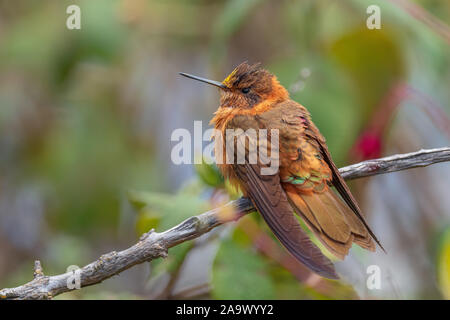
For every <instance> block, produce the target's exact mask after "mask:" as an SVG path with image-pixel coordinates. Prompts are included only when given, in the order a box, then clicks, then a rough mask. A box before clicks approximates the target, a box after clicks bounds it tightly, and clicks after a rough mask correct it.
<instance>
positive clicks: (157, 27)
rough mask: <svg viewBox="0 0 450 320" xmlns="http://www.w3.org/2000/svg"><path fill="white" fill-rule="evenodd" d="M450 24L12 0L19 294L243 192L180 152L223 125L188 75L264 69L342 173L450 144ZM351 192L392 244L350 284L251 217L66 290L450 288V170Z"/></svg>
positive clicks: (446, 8)
mask: <svg viewBox="0 0 450 320" xmlns="http://www.w3.org/2000/svg"><path fill="white" fill-rule="evenodd" d="M71 4H77V5H78V6H79V7H80V8H81V29H80V30H68V29H67V28H66V19H67V18H68V16H69V15H68V14H67V13H66V8H67V7H68V6H69V5H71ZM371 4H376V5H378V6H380V8H381V24H382V28H381V29H380V30H369V29H368V28H367V27H366V19H367V18H368V16H369V15H368V14H367V13H366V9H367V7H368V6H369V5H371ZM449 23H450V2H449V1H446V0H417V1H412V0H409V1H408V0H391V1H388V0H385V1H382V0H370V1H366V0H345V1H332V0H282V1H275V0H215V1H212V0H191V1H189V0H178V1H176V0H95V1H89V0H71V1H69V0H64V1H62V0H61V1H50V0H48V1H47V0H45V1H44V0H15V1H11V0H1V1H0V287H10V286H17V285H19V284H22V283H25V282H26V281H29V280H30V279H31V278H32V266H33V260H35V259H40V260H41V261H42V263H43V267H44V271H45V272H46V274H57V273H62V272H65V271H66V268H67V267H68V266H69V265H78V266H82V265H85V264H86V263H89V262H90V261H92V260H94V259H96V258H97V257H98V256H99V255H101V254H102V253H105V252H109V251H111V250H120V249H124V248H126V247H127V246H129V245H131V244H132V243H134V242H135V241H136V240H137V239H138V237H139V236H140V234H142V233H143V232H145V231H147V230H148V229H150V228H155V229H156V230H157V231H162V230H165V229H167V228H169V227H171V226H173V225H175V224H176V223H179V222H181V221H182V220H183V219H184V218H187V217H189V216H191V215H195V214H198V213H201V212H203V211H205V210H207V209H209V208H212V207H216V206H219V205H220V204H222V203H224V202H227V201H229V200H230V199H232V198H236V197H237V196H238V194H236V192H235V191H233V190H231V189H230V188H229V186H228V185H227V183H224V182H223V180H222V178H221V177H220V175H219V174H218V172H217V169H216V168H215V167H214V166H209V165H206V164H204V165H197V166H194V165H178V166H177V165H174V164H173V163H172V162H171V161H170V154H171V149H172V147H173V146H174V142H171V140H170V136H171V133H172V131H173V130H174V129H176V128H186V129H188V130H189V131H191V132H193V122H194V120H203V124H204V126H203V129H204V130H206V129H207V127H208V126H207V123H208V121H209V119H210V118H211V117H212V113H213V112H214V111H215V109H216V108H217V106H218V94H217V92H216V90H214V89H211V88H210V87H207V86H203V85H200V84H199V83H196V82H194V81H189V80H186V79H184V78H181V77H179V76H178V75H177V72H179V71H184V72H189V73H193V74H198V75H202V76H205V77H208V78H213V79H217V80H221V79H223V78H224V77H225V76H226V75H227V74H228V73H229V72H230V71H231V70H232V69H233V67H234V66H235V65H237V64H238V63H240V62H242V61H244V60H248V61H249V62H262V63H263V65H264V66H265V67H266V68H268V69H269V70H270V71H272V72H273V73H275V74H276V75H277V76H278V78H279V79H280V81H281V82H282V84H283V85H285V86H286V87H287V88H288V89H289V91H290V92H291V97H292V98H293V99H294V100H296V101H298V102H300V103H302V104H303V105H305V106H306V107H307V108H308V109H309V110H310V112H311V114H312V116H313V120H314V121H315V123H316V124H317V125H318V127H319V128H320V130H321V131H322V133H323V134H324V135H325V137H326V138H327V141H328V145H329V147H330V150H331V152H332V154H333V157H334V160H335V161H336V162H337V164H338V166H343V165H346V164H350V163H352V162H357V161H361V160H364V159H369V158H374V157H378V156H382V155H389V154H395V153H404V152H411V151H416V150H418V149H420V148H433V147H439V146H445V145H449V139H450V122H449V120H448V119H449V116H448V114H449V112H450V90H449V83H450V50H449V48H450V47H449V45H450V29H449V26H448V24H449ZM205 144H206V142H205ZM194 151H195V150H193V152H194ZM351 187H352V190H353V192H354V193H355V195H356V196H357V198H358V200H359V202H360V203H361V205H362V207H363V208H364V212H365V213H366V215H367V216H368V219H369V221H370V224H371V225H372V226H373V229H374V231H375V233H376V234H377V235H378V238H380V240H381V242H382V243H383V245H384V247H385V248H386V249H387V252H388V253H387V254H384V253H381V252H377V253H375V254H373V253H367V252H363V250H360V249H359V247H354V248H353V249H352V253H351V255H350V256H349V257H347V258H346V260H345V261H343V262H337V263H336V264H337V268H338V272H339V273H340V274H341V275H342V280H340V281H328V280H324V279H322V278H320V277H318V276H316V275H314V274H312V273H310V272H309V271H308V270H307V269H305V268H304V267H303V266H302V265H300V264H298V263H297V262H296V261H295V260H293V259H292V258H291V257H290V256H289V255H288V254H287V253H286V251H285V250H284V249H282V248H281V247H280V246H279V244H278V242H277V241H276V240H275V239H274V238H273V236H272V235H271V234H270V233H269V232H267V228H266V226H265V225H264V223H263V222H262V221H261V219H260V218H259V217H258V215H257V214H251V215H249V216H246V217H245V218H243V219H241V220H240V221H239V222H237V223H235V224H230V225H228V226H224V227H221V228H217V229H215V230H213V231H212V232H210V233H209V234H207V235H205V236H203V237H201V238H200V239H198V240H196V241H192V242H190V243H184V244H182V245H180V246H177V247H175V248H173V249H171V250H170V251H169V257H168V258H167V259H165V260H158V261H154V262H153V263H151V264H145V265H140V266H137V267H134V268H132V269H130V270H128V271H126V272H124V273H122V274H121V275H119V276H116V277H114V278H112V279H110V280H108V281H106V282H105V283H102V284H100V285H97V286H93V287H89V288H85V289H83V290H80V291H76V292H71V293H68V294H65V295H62V296H59V297H58V299H133V298H138V299H153V298H159V299H164V298H171V299H176V298H217V299H220V298H221V299H230V298H232V299H241V298H247V299H266V298H274V299H278V298H280V299H281V298H284V299H343V298H349V299H358V298H362V299H383V298H392V299H411V298H415V299H432V298H437V299H449V298H450V226H449V225H450V224H449V221H450V197H449V190H450V167H449V165H448V163H443V164H437V165H434V166H431V167H428V168H423V169H414V170H409V171H404V172H399V173H393V174H388V175H384V176H376V177H373V178H367V179H362V180H358V181H355V182H353V183H351ZM373 264H376V265H378V266H379V267H380V270H381V276H382V282H381V289H379V290H369V289H368V288H367V286H366V279H367V277H368V274H367V273H366V270H367V267H368V266H369V265H373Z"/></svg>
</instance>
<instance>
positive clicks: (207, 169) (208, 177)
mask: <svg viewBox="0 0 450 320" xmlns="http://www.w3.org/2000/svg"><path fill="white" fill-rule="evenodd" d="M195 171H196V172H197V175H198V176H199V178H200V180H201V181H203V182H204V183H205V184H207V185H208V186H211V187H218V186H220V185H222V184H223V177H222V175H221V174H220V172H219V169H218V168H217V166H216V165H214V164H208V163H206V162H205V161H202V163H201V164H196V165H195Z"/></svg>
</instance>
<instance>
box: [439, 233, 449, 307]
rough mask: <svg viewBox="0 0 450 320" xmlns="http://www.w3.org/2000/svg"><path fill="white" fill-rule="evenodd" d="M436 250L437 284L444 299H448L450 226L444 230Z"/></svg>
mask: <svg viewBox="0 0 450 320" xmlns="http://www.w3.org/2000/svg"><path fill="white" fill-rule="evenodd" d="M439 247H440V249H439V251H438V261H437V272H438V281H439V286H440V289H441V291H442V294H443V295H444V298H445V299H450V227H449V228H447V229H446V230H445V231H444V234H443V235H442V238H441V244H440V246H439Z"/></svg>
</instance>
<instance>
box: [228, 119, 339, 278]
mask: <svg viewBox="0 0 450 320" xmlns="http://www.w3.org/2000/svg"><path fill="white" fill-rule="evenodd" d="M227 128H229V129H236V128H239V129H242V130H247V129H256V130H258V129H259V125H258V123H257V121H256V120H255V118H254V117H249V116H236V117H234V118H233V119H232V120H231V121H230V122H229V123H228V124H227ZM233 140H234V143H235V145H234V146H235V149H234V150H236V151H235V153H234V155H235V161H234V162H233V163H234V164H233V171H234V174H235V175H236V177H237V178H238V179H239V182H240V185H241V186H242V187H243V189H244V190H243V192H244V193H245V194H246V196H248V197H249V198H250V200H251V201H252V203H253V205H254V206H255V207H256V208H257V209H258V211H259V212H260V214H261V215H262V217H263V218H264V220H265V221H266V223H267V225H268V226H269V227H270V229H271V230H272V232H273V233H274V234H275V236H276V237H277V238H278V239H279V240H280V242H281V243H282V244H283V245H284V246H285V247H286V249H287V250H288V251H289V252H290V253H291V254H292V255H293V256H294V257H295V258H297V259H298V260H299V261H300V262H301V263H303V264H305V265H306V266H307V267H309V268H310V269H312V270H313V271H315V272H316V273H318V274H319V275H322V276H324V277H327V278H330V279H337V278H338V276H337V274H336V272H335V270H334V265H333V263H332V262H331V261H330V260H329V259H328V258H327V257H325V256H324V255H323V254H322V252H321V251H320V249H319V248H317V247H316V246H315V245H314V244H313V243H312V242H311V240H310V239H309V237H308V236H307V235H306V234H305V232H304V231H303V230H302V228H301V226H300V224H299V222H298V221H297V219H296V218H295V216H294V214H293V208H292V207H291V205H290V203H289V201H288V199H287V196H286V193H285V191H284V190H283V188H282V186H281V183H280V176H279V172H278V168H277V170H275V171H274V172H272V173H271V174H267V173H266V174H263V171H262V169H263V168H266V169H267V168H268V166H267V165H264V164H262V163H261V161H259V159H258V161H257V163H252V161H250V159H249V156H248V155H249V149H250V150H254V149H252V148H251V146H254V145H255V144H257V143H258V142H257V141H255V139H254V137H252V135H251V134H250V135H247V134H246V133H244V132H241V133H240V134H239V133H238V132H235V139H233ZM228 150H229V149H228ZM242 152H244V154H242ZM250 152H251V151H250ZM240 156H242V158H241V159H243V160H244V161H243V163H241V164H239V161H238V159H239V158H240Z"/></svg>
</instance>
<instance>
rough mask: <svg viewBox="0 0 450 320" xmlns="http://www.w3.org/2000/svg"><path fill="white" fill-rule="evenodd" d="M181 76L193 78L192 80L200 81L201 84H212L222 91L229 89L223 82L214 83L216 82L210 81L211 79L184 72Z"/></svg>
mask: <svg viewBox="0 0 450 320" xmlns="http://www.w3.org/2000/svg"><path fill="white" fill-rule="evenodd" d="M180 74H181V75H182V76H184V77H187V78H191V79H194V80H198V81H201V82H204V83H207V84H211V85H213V86H216V87H218V88H220V89H225V90H226V89H228V87H227V86H226V85H224V84H223V83H222V82H219V81H214V80H209V79H205V78H202V77H197V76H194V75H192V74H189V73H184V72H180Z"/></svg>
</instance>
